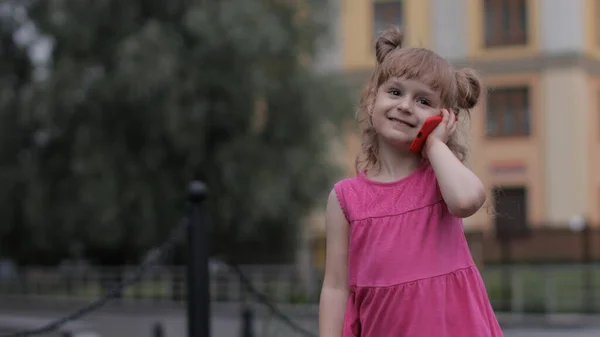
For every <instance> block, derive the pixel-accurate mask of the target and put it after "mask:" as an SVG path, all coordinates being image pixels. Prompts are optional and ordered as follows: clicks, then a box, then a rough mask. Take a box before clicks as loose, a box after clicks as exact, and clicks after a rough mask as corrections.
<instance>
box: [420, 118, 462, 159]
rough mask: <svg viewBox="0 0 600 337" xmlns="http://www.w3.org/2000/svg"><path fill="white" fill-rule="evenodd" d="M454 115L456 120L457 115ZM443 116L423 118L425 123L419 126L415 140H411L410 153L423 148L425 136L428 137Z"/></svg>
mask: <svg viewBox="0 0 600 337" xmlns="http://www.w3.org/2000/svg"><path fill="white" fill-rule="evenodd" d="M454 116H455V118H456V120H458V115H454ZM443 118H444V117H442V116H433V117H429V118H427V119H426V120H425V123H423V126H421V130H419V133H418V134H417V137H416V138H415V140H413V142H412V144H410V151H411V152H412V153H420V152H421V150H423V145H425V141H426V140H427V137H429V135H430V134H431V133H432V132H433V130H435V128H437V126H438V125H439V124H440V123H441V122H442V119H443Z"/></svg>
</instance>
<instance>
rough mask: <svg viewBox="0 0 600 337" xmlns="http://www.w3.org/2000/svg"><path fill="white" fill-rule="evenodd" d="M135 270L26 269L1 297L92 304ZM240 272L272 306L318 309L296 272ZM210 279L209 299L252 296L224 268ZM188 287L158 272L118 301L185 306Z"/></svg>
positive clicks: (3, 287)
mask: <svg viewBox="0 0 600 337" xmlns="http://www.w3.org/2000/svg"><path fill="white" fill-rule="evenodd" d="M134 270H135V268H134V267H121V268H114V267H113V268H107V267H102V268H91V267H87V268H79V269H71V270H66V271H60V270H59V269H57V268H45V267H26V268H22V269H21V270H20V272H19V273H18V274H17V275H16V276H15V277H13V278H9V279H4V280H0V294H2V295H19V296H27V297H43V298H46V299H57V300H60V299H77V300H93V299H95V298H98V297H100V296H102V295H103V294H104V293H105V291H107V290H108V289H111V287H113V286H114V285H115V284H118V283H119V282H120V281H121V280H122V279H125V278H127V275H129V274H130V273H132V272H133V271H134ZM241 270H242V271H243V273H244V274H245V275H246V277H247V278H248V279H249V281H250V282H251V283H252V284H253V285H254V287H255V288H256V289H257V290H258V291H260V292H262V293H264V294H266V295H267V296H268V297H269V299H270V301H272V302H274V303H287V304H295V303H315V302H316V301H317V299H318V294H314V293H313V294H311V292H310V291H309V290H308V289H309V287H307V286H306V284H305V282H302V280H301V279H300V277H299V276H298V273H297V272H296V270H295V269H294V267H293V266H279V265H277V266H274V265H266V266H243V267H241ZM210 279H211V282H210V286H211V289H210V290H211V298H212V300H213V301H215V302H242V301H244V300H245V299H246V298H247V296H248V294H247V293H246V292H245V291H244V287H243V285H242V282H241V280H240V279H239V276H238V275H237V274H235V273H233V272H232V271H231V270H230V269H228V268H227V267H225V266H223V267H219V268H215V270H212V271H211V274H210ZM186 282H187V279H186V274H185V268H184V267H160V268H156V269H154V270H153V271H152V272H150V273H148V274H147V275H144V276H143V277H142V279H141V280H140V282H139V283H137V284H134V285H132V286H130V287H128V288H127V289H125V290H124V292H123V293H122V294H120V297H119V299H117V300H118V301H140V302H141V301H153V302H171V303H173V302H175V303H179V302H183V301H184V300H185V298H186V296H187V294H186V293H187V287H186ZM314 283H315V284H316V283H319V281H318V280H315V281H314Z"/></svg>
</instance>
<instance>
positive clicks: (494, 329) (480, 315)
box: [334, 162, 503, 337]
mask: <svg viewBox="0 0 600 337" xmlns="http://www.w3.org/2000/svg"><path fill="white" fill-rule="evenodd" d="M334 189H335V192H336V194H337V197H338V200H339V203H340V205H341V208H342V210H343V211H344V214H345V216H346V218H347V219H348V222H349V223H350V244H349V262H348V281H349V283H348V284H349V287H350V296H349V298H348V304H347V307H346V315H345V318H344V330H343V337H501V336H503V334H502V331H501V329H500V326H499V324H498V321H497V320H496V316H495V314H494V311H493V309H492V307H491V305H490V303H489V300H488V296H487V292H486V288H485V285H484V283H483V280H482V278H481V275H480V274H479V271H478V270H477V267H476V266H475V263H474V262H473V259H472V257H471V253H470V251H469V247H468V245H467V241H466V239H465V235H464V232H463V224H462V219H461V218H458V217H454V216H452V215H451V214H450V213H449V211H448V208H447V206H446V204H445V202H444V201H443V199H442V195H441V192H440V190H439V187H438V184H437V179H436V177H435V174H434V172H433V168H432V167H431V165H429V164H428V163H427V162H425V163H424V164H422V165H421V166H420V167H419V168H418V169H417V170H416V171H415V172H413V173H412V174H411V175H409V176H407V177H405V178H403V179H401V180H398V181H395V182H390V183H383V182H376V181H372V180H370V179H369V178H367V176H366V175H365V174H364V173H361V174H359V175H358V176H357V177H353V178H348V179H345V180H341V181H339V182H338V183H337V184H335V186H334Z"/></svg>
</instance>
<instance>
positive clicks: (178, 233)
mask: <svg viewBox="0 0 600 337" xmlns="http://www.w3.org/2000/svg"><path fill="white" fill-rule="evenodd" d="M188 225H189V220H188V218H187V217H184V218H183V219H182V220H181V221H180V222H179V224H178V225H177V227H176V228H175V229H174V230H173V231H172V232H171V235H170V236H169V238H168V239H167V240H166V241H165V242H164V243H163V244H162V245H161V246H160V247H158V248H157V249H156V250H155V253H153V254H151V255H150V257H149V258H148V259H146V260H145V261H144V262H143V263H142V264H141V265H140V266H139V267H138V268H137V269H136V271H135V272H134V273H133V274H132V275H131V276H129V277H127V278H126V279H125V280H124V281H123V282H121V283H119V284H118V285H116V286H114V287H113V288H111V289H110V290H109V291H107V292H106V293H105V295H104V296H102V297H101V298H99V299H97V300H96V301H94V302H92V303H90V304H88V305H86V306H84V307H82V308H81V309H79V310H77V311H75V312H73V313H71V314H69V315H67V316H65V317H62V318H59V319H57V320H55V321H52V322H50V323H48V324H46V325H43V326H41V327H39V328H35V329H30V330H23V331H18V332H14V333H10V334H4V335H0V337H29V336H35V335H40V334H45V333H50V332H53V331H55V330H58V329H59V328H60V327H61V326H63V325H64V324H66V323H69V322H71V321H75V320H77V319H79V318H81V317H83V316H85V315H87V314H88V313H90V312H93V311H94V310H96V309H99V308H101V307H102V306H104V304H106V303H107V302H108V301H110V300H112V299H114V298H116V297H119V296H120V295H121V294H122V293H123V290H124V289H125V288H127V287H129V286H131V285H133V284H136V283H138V282H139V281H140V280H141V278H142V277H143V276H144V274H146V272H147V271H148V270H149V269H150V268H152V267H153V266H154V265H155V264H156V263H157V262H158V261H159V260H160V259H162V258H164V257H165V256H167V255H168V253H169V252H170V251H171V250H172V248H173V246H174V245H175V244H176V243H177V242H178V241H179V240H180V239H181V238H182V236H183V235H184V233H185V230H186V229H187V227H188ZM228 266H229V267H230V268H231V269H232V270H233V271H234V272H235V273H236V274H237V275H238V276H239V278H240V280H241V281H242V283H243V284H244V286H245V287H246V289H248V291H249V292H250V293H252V294H253V295H254V297H255V298H256V299H257V300H258V301H259V302H260V303H262V304H263V305H265V306H266V307H267V308H268V309H269V311H270V312H271V314H273V315H274V316H275V317H277V318H278V319H279V320H280V321H282V322H283V323H285V324H286V325H288V326H289V327H290V328H292V329H293V330H295V331H296V332H299V333H301V334H303V335H305V336H307V337H318V336H317V334H315V333H313V332H311V331H309V330H306V329H305V328H303V327H301V326H299V325H298V324H296V323H295V322H294V321H292V319H291V318H290V317H288V316H287V315H285V314H283V313H282V312H281V310H280V309H279V308H277V307H276V306H275V305H274V304H273V303H272V302H271V301H270V300H269V298H268V296H267V295H265V294H263V293H261V292H260V291H258V290H257V289H256V288H255V287H254V285H253V284H252V282H251V281H250V280H249V279H248V277H247V276H246V275H245V274H244V273H243V272H242V271H241V270H240V268H239V267H238V266H237V265H235V264H229V263H228Z"/></svg>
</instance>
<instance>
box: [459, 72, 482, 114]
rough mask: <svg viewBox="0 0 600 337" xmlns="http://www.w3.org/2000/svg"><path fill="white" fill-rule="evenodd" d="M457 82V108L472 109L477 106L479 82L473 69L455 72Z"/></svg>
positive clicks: (479, 93)
mask: <svg viewBox="0 0 600 337" xmlns="http://www.w3.org/2000/svg"><path fill="white" fill-rule="evenodd" d="M456 81H457V82H458V96H459V97H458V107H459V108H461V109H472V108H473V107H475V105H477V102H478V101H479V96H480V95H481V80H480V79H479V76H478V75H477V72H475V70H473V69H468V68H467V69H461V70H458V71H456Z"/></svg>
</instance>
